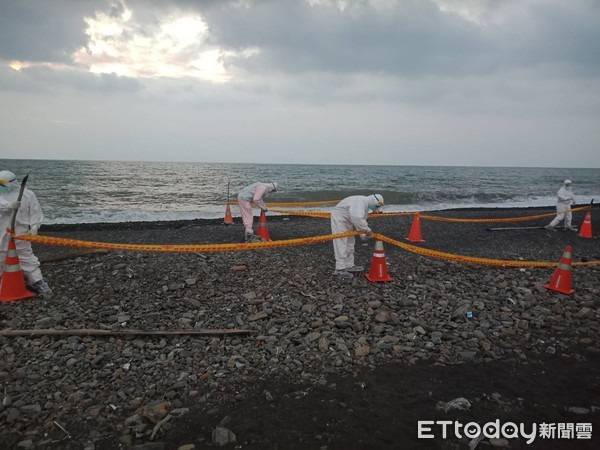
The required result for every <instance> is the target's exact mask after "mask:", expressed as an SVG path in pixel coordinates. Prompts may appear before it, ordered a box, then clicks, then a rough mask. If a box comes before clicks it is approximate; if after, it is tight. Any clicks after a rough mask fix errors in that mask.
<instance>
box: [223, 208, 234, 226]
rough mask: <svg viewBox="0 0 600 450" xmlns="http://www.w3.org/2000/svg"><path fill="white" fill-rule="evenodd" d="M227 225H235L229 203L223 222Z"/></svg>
mask: <svg viewBox="0 0 600 450" xmlns="http://www.w3.org/2000/svg"><path fill="white" fill-rule="evenodd" d="M223 223H224V224H225V225H231V224H232V223H233V217H232V216H231V207H230V206H229V203H227V208H226V209H225V219H224V220H223Z"/></svg>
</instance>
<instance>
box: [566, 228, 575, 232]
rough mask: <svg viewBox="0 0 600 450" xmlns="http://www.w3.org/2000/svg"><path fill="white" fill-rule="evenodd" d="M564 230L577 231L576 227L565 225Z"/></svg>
mask: <svg viewBox="0 0 600 450" xmlns="http://www.w3.org/2000/svg"><path fill="white" fill-rule="evenodd" d="M565 230H567V231H575V232H577V228H576V227H565Z"/></svg>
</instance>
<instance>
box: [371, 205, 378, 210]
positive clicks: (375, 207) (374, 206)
mask: <svg viewBox="0 0 600 450" xmlns="http://www.w3.org/2000/svg"><path fill="white" fill-rule="evenodd" d="M377 208H378V206H377V205H369V211H375V210H376V209H377Z"/></svg>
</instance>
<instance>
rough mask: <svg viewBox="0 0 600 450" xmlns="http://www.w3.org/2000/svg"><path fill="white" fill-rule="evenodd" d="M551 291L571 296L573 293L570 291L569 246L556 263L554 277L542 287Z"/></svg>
mask: <svg viewBox="0 0 600 450" xmlns="http://www.w3.org/2000/svg"><path fill="white" fill-rule="evenodd" d="M544 287H545V288H546V289H550V290H551V291H556V292H560V293H561V294H566V295H571V294H572V293H573V292H575V291H574V290H573V289H571V246H570V245H567V248H566V249H565V251H564V252H563V255H562V258H560V262H559V263H558V268H557V269H556V270H555V271H554V275H552V278H551V279H550V282H549V283H548V284H547V285H545V286H544Z"/></svg>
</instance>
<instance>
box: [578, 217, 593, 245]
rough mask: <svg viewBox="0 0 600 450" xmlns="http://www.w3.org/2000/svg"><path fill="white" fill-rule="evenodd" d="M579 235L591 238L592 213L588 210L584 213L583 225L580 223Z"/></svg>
mask: <svg viewBox="0 0 600 450" xmlns="http://www.w3.org/2000/svg"><path fill="white" fill-rule="evenodd" d="M579 236H581V237H582V238H588V239H591V238H592V213H591V211H588V212H587V213H586V215H585V219H584V220H583V225H581V229H580V230H579Z"/></svg>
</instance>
